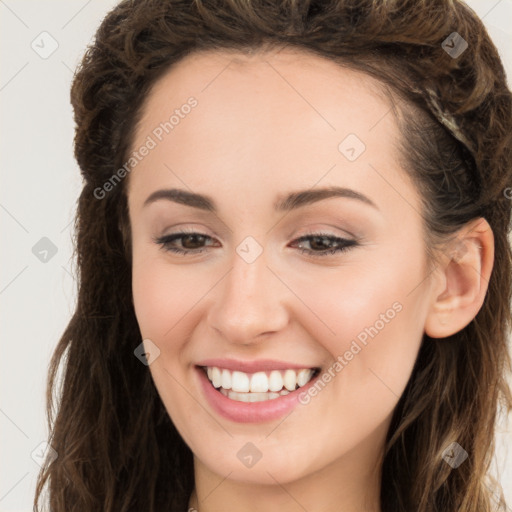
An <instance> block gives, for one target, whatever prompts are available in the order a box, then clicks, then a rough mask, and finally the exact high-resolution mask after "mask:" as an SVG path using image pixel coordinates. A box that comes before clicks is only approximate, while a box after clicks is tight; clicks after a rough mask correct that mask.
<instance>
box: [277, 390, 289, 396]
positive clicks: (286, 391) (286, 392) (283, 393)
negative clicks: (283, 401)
mask: <svg viewBox="0 0 512 512" xmlns="http://www.w3.org/2000/svg"><path fill="white" fill-rule="evenodd" d="M288 393H289V391H288V390H287V389H283V390H282V391H281V393H279V394H280V395H281V396H284V395H287V394H288Z"/></svg>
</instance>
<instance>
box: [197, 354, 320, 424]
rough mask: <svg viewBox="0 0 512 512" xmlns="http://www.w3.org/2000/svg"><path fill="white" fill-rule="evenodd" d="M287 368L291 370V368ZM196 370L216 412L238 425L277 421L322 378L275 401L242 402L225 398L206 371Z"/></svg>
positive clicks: (312, 380) (314, 379) (313, 380)
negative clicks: (302, 394) (209, 378)
mask: <svg viewBox="0 0 512 512" xmlns="http://www.w3.org/2000/svg"><path fill="white" fill-rule="evenodd" d="M208 366H210V364H208ZM212 366H215V365H212ZM287 368H289V366H288V367H287ZM195 369H196V372H197V374H198V376H199V380H200V383H201V387H202V388H203V392H204V394H205V396H206V398H207V400H208V402H209V404H210V405H211V407H212V408H213V409H214V411H216V412H217V413H218V414H220V415H221V416H223V417H224V418H227V419H228V420H231V421H235V422H238V423H258V422H264V421H271V420H275V419H277V418H280V417H281V416H284V415H285V414H286V413H288V412H289V411H291V410H292V409H293V408H294V407H296V406H297V405H298V404H299V403H300V402H299V396H300V395H301V393H304V392H306V391H307V390H308V389H309V388H310V387H311V386H313V385H314V384H315V382H316V380H317V379H318V377H319V376H320V374H318V375H317V376H316V377H314V378H313V379H311V380H310V381H309V382H308V383H307V384H306V385H305V386H302V387H301V388H299V389H296V390H295V391H291V392H290V393H288V394H287V395H283V396H280V397H279V398H274V399H273V400H266V401H264V402H240V401H237V400H231V398H228V397H227V396H224V395H223V394H222V393H221V392H220V391H218V390H217V389H215V388H214V387H213V384H212V383H211V382H210V381H209V380H208V377H207V376H206V373H205V371H204V370H202V369H201V368H199V367H196V368H195Z"/></svg>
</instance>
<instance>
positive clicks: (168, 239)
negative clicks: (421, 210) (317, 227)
mask: <svg viewBox="0 0 512 512" xmlns="http://www.w3.org/2000/svg"><path fill="white" fill-rule="evenodd" d="M190 235H195V236H200V237H203V238H206V239H210V240H211V237H210V236H208V235H204V234H202V233H197V232H195V231H182V232H179V233H173V234H171V235H165V236H162V237H156V238H154V241H155V243H157V244H159V245H161V246H162V249H163V250H164V251H170V252H173V253H175V254H183V255H184V256H185V255H187V254H198V253H201V252H203V250H204V248H200V249H180V248H179V247H172V246H171V243H172V242H174V241H175V240H179V239H181V238H184V237H185V236H190ZM314 238H324V239H327V240H329V241H331V242H336V243H338V244H340V245H338V247H337V248H335V249H324V250H323V251H313V250H311V249H301V252H302V254H304V253H306V254H308V255H310V256H313V257H323V256H328V255H329V253H330V254H331V255H334V254H335V253H337V252H339V253H342V252H345V251H348V250H349V249H351V248H352V247H355V246H357V245H359V243H358V242H356V241H355V240H350V239H346V238H340V237H337V236H333V235H331V234H329V233H309V234H307V235H304V236H301V237H300V238H297V239H296V240H294V242H296V243H300V242H304V241H309V242H310V241H311V240H312V239H314ZM341 244H343V245H341Z"/></svg>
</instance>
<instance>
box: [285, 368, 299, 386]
mask: <svg viewBox="0 0 512 512" xmlns="http://www.w3.org/2000/svg"><path fill="white" fill-rule="evenodd" d="M283 382H284V387H285V388H286V389H287V390H288V391H293V390H294V389H295V386H296V384H297V378H296V375H295V370H286V371H285V372H284V378H283Z"/></svg>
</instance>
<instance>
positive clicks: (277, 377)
mask: <svg viewBox="0 0 512 512" xmlns="http://www.w3.org/2000/svg"><path fill="white" fill-rule="evenodd" d="M281 389H283V377H282V376H281V372H280V371H278V370H273V371H271V372H270V378H269V379H268V390H269V391H281ZM293 389H295V388H293Z"/></svg>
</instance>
